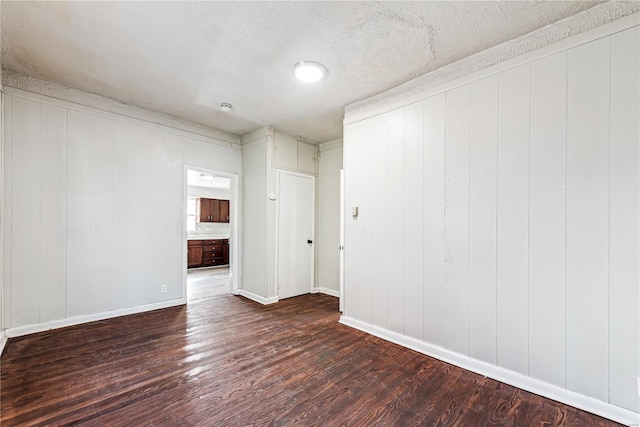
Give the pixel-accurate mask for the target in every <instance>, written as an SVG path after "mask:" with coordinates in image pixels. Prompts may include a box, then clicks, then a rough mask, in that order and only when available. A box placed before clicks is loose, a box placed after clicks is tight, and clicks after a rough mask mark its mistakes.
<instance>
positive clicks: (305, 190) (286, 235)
mask: <svg viewBox="0 0 640 427" xmlns="http://www.w3.org/2000/svg"><path fill="white" fill-rule="evenodd" d="M277 177H278V189H279V196H278V207H277V209H278V213H277V218H278V222H277V227H278V228H277V248H278V250H277V275H278V276H277V277H278V298H279V299H284V298H290V297H294V296H297V295H302V294H308V293H310V292H311V291H312V288H313V231H314V226H313V224H314V201H315V178H314V177H313V176H309V175H303V174H298V173H294V172H287V171H283V170H278V175H277Z"/></svg>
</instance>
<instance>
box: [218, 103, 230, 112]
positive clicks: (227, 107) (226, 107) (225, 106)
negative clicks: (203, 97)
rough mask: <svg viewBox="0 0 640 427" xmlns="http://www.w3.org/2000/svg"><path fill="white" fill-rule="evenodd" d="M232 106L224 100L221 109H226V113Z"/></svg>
mask: <svg viewBox="0 0 640 427" xmlns="http://www.w3.org/2000/svg"><path fill="white" fill-rule="evenodd" d="M232 108H233V106H232V105H231V104H229V103H227V102H223V103H222V104H220V111H224V112H225V113H228V112H229V111H231V109H232Z"/></svg>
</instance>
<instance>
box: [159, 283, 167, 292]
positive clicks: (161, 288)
mask: <svg viewBox="0 0 640 427" xmlns="http://www.w3.org/2000/svg"><path fill="white" fill-rule="evenodd" d="M160 293H161V294H166V293H167V285H160Z"/></svg>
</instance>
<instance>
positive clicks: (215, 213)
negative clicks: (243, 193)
mask: <svg viewBox="0 0 640 427" xmlns="http://www.w3.org/2000/svg"><path fill="white" fill-rule="evenodd" d="M196 213H197V218H196V220H197V222H229V201H228V200H220V199H206V198H204V197H200V198H198V199H197V200H196Z"/></svg>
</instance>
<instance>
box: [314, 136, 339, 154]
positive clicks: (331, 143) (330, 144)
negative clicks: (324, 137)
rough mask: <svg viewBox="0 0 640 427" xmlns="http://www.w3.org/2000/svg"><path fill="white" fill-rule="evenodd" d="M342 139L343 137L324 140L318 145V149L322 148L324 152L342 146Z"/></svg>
mask: <svg viewBox="0 0 640 427" xmlns="http://www.w3.org/2000/svg"><path fill="white" fill-rule="evenodd" d="M342 141H343V140H342V138H338V139H334V140H333V141H327V142H323V143H322V144H319V145H318V150H320V152H321V153H322V152H325V151H329V150H333V149H336V148H342Z"/></svg>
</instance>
